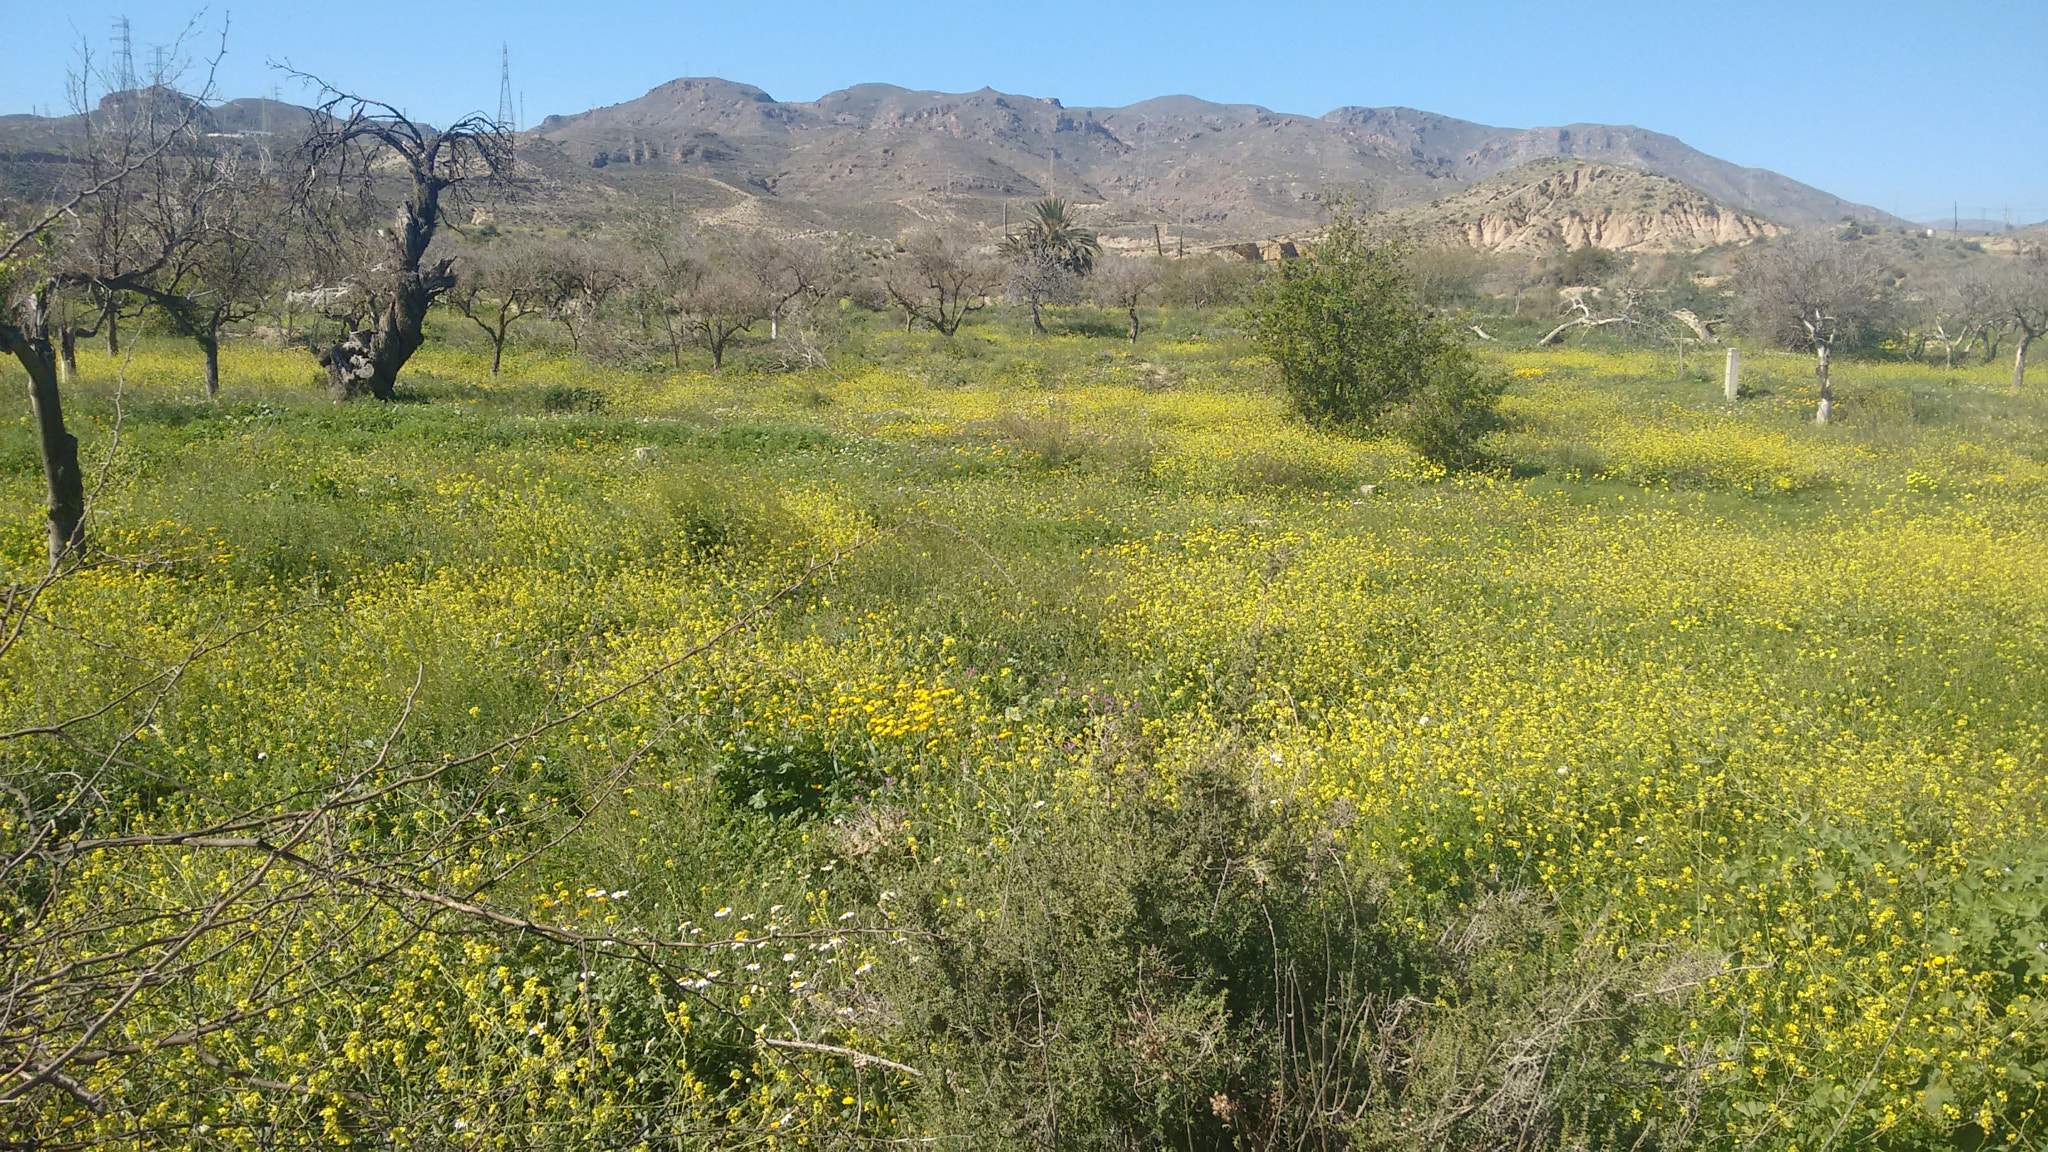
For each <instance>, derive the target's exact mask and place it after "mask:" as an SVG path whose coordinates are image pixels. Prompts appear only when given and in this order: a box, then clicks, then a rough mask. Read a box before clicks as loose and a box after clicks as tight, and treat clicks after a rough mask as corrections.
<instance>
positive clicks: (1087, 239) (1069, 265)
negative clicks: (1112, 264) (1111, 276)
mask: <svg viewBox="0 0 2048 1152" xmlns="http://www.w3.org/2000/svg"><path fill="white" fill-rule="evenodd" d="M1003 251H1004V253H1005V254H1007V255H1011V256H1037V257H1051V258H1052V260H1053V262H1054V263H1057V264H1058V265H1059V266H1060V267H1062V268H1065V269H1066V270H1067V271H1069V272H1072V273H1073V274H1074V275H1076V276H1086V275H1087V274H1088V273H1089V271H1090V270H1092V269H1093V268H1094V267H1095V258H1096V257H1097V256H1099V255H1101V253H1102V243H1101V241H1098V240H1097V239H1096V238H1095V232H1094V230H1093V229H1089V228H1083V227H1081V226H1080V225H1078V224H1076V223H1074V222H1073V221H1072V220H1070V219H1068V218H1067V202H1066V201H1064V200H1061V199H1059V198H1057V197H1052V196H1048V197H1047V198H1045V199H1043V200H1039V201H1036V202H1034V203H1033V204H1032V205H1031V218H1030V219H1027V220H1026V221H1025V222H1024V231H1023V232H1022V233H1021V234H1012V235H1009V236H1005V237H1004V238H1003Z"/></svg>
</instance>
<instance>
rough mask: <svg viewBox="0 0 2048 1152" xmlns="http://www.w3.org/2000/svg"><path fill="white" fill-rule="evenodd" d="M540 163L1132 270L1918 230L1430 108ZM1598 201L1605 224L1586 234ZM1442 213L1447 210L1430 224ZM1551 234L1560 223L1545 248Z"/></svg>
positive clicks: (654, 144) (695, 127) (937, 98)
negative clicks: (1026, 245)
mask: <svg viewBox="0 0 2048 1152" xmlns="http://www.w3.org/2000/svg"><path fill="white" fill-rule="evenodd" d="M119 98H121V97H120V96H119V95H117V96H115V97H109V99H119ZM308 115H309V113H308V112H307V110H305V109H303V108H297V107H294V106H291V105H286V104H279V103H277V102H275V101H263V100H237V101H229V102H227V103H224V104H220V105H216V106H214V107H212V108H210V109H208V111H207V119H206V123H205V124H204V127H205V129H206V130H207V131H209V132H216V133H221V134H224V135H244V136H261V135H263V134H265V133H270V134H274V135H276V136H278V137H279V138H283V137H285V136H287V135H288V134H290V133H291V132H292V131H294V130H296V129H297V128H299V127H302V126H303V124H304V123H305V118H306V117H307V116H308ZM77 128H78V118H77V117H38V116H25V115H13V116H0V192H5V193H8V194H11V195H14V196H17V197H19V196H29V195H33V194H35V192H36V190H37V188H38V186H39V185H45V184H47V183H48V182H49V181H50V180H52V179H53V178H54V177H55V176H56V175H57V174H58V173H59V172H60V171H61V170H62V168H63V166H64V164H65V163H66V162H67V148H66V145H67V141H70V140H73V139H75V138H76V135H77ZM520 160H521V164H522V167H523V168H524V169H525V170H526V171H528V172H529V173H530V174H531V175H532V176H533V177H534V180H533V181H531V182H530V185H529V186H530V188H531V191H530V193H529V194H527V195H525V196H524V197H523V198H522V201H521V203H518V204H513V205H508V206H507V208H506V211H507V213H508V214H509V215H510V216H511V217H513V218H518V217H520V216H525V215H537V216H540V217H552V218H562V217H568V218H575V217H590V216H602V215H606V214H609V213H611V212H614V211H616V210H617V209H618V208H619V207H620V206H622V205H626V204H631V203H634V202H640V201H642V200H643V199H644V198H645V197H647V196H650V195H653V196H658V197H660V198H661V199H662V200H663V201H664V202H667V203H674V204H677V205H681V206H683V207H684V208H685V209H686V210H688V211H690V212H692V213H694V214H696V215H698V216H699V217H701V218H706V219H709V220H714V221H724V222H727V223H732V224H737V225H757V226H764V227H779V228H787V229H830V230H850V231H859V232H865V233H867V234H870V235H893V234H896V233H899V232H901V231H903V230H905V229H906V228H911V227H916V226H920V225H922V224H930V223H940V224H951V225H969V226H975V227H979V228H981V229H984V230H986V229H991V228H994V227H997V226H998V221H999V220H1001V219H1002V218H1004V217H1005V216H1006V215H1007V214H1008V213H1009V212H1010V211H1012V210H1013V206H1016V207H1021V203H1020V202H1021V201H1024V200H1029V199H1034V198H1037V197H1041V196H1048V195H1055V196H1060V197H1063V198H1065V199H1067V200H1069V201H1071V202H1073V203H1074V204H1076V205H1077V208H1078V210H1079V211H1080V213H1081V215H1082V218H1083V219H1084V220H1086V221H1087V222H1088V223H1089V224H1091V225H1093V226H1096V227H1098V228H1100V229H1102V230H1103V232H1104V234H1105V238H1106V239H1108V240H1110V241H1111V242H1112V245H1113V246H1119V247H1133V246H1136V245H1138V244H1141V243H1142V244H1146V245H1152V244H1158V245H1165V244H1168V243H1172V244H1177V245H1186V244H1190V243H1193V244H1204V245H1213V244H1218V243H1224V242H1231V241H1243V240H1248V239H1261V238H1266V237H1272V236H1279V235H1284V234H1288V233H1292V232H1298V231H1301V230H1303V229H1305V228H1310V227H1313V226H1314V225H1315V224H1316V222H1318V221H1319V220H1320V219H1322V218H1323V217H1324V215H1325V214H1326V212H1327V211H1328V204H1327V199H1328V196H1329V194H1330V193H1331V192H1333V191H1334V192H1335V193H1337V194H1340V195H1349V196H1352V197H1354V198H1355V199H1357V200H1358V201H1360V202H1362V203H1366V204H1369V205H1372V206H1374V207H1377V208H1379V209H1383V210H1386V211H1387V212H1389V213H1390V214H1391V215H1392V216H1394V217H1396V218H1402V217H1412V219H1411V220H1410V223H1411V224H1414V225H1417V226H1419V227H1422V228H1423V230H1425V231H1430V232H1432V233H1433V234H1438V235H1441V236H1443V238H1445V239H1446V240H1450V241H1452V242H1465V243H1472V244H1475V245H1477V246H1481V247H1491V248H1498V249H1502V250H1522V249H1532V248H1534V247H1537V246H1555V245H1558V244H1562V245H1563V246H1567V247H1569V246H1575V245H1576V244H1579V243H1602V244H1604V245H1607V246H1619V247H1656V246H1691V247H1701V246H1706V245H1707V244H1711V243H1722V242H1728V241H1729V240H1739V239H1747V238H1753V237H1754V236H1755V235H1760V234H1764V232H1765V231H1767V230H1769V229H1774V228H1780V227H1800V226H1808V225H1814V224H1820V223H1827V222H1833V221H1838V220H1842V219H1844V218H1849V219H1855V220H1859V221H1864V222H1876V223H1883V224H1903V223H1904V221H1899V220H1896V219H1894V218H1892V217H1891V216H1890V215H1888V214H1887V213H1884V212H1882V211H1879V210H1878V209H1876V208H1872V207H1869V206H1867V205H1862V204H1855V203H1852V202H1850V201H1847V200H1844V199H1842V198H1840V197H1837V196H1834V195H1831V194H1829V193H1827V192H1824V191H1822V190H1820V189H1817V188H1813V187H1810V186H1808V185H1805V184H1801V183H1799V182H1798V181H1796V180H1792V179H1790V178H1788V177H1785V176H1782V175H1779V174H1778V173H1775V172H1770V171H1766V170H1764V169H1760V168H1745V167H1741V166H1739V165H1736V164H1733V163H1730V162H1728V161H1725V160H1721V159H1718V158H1716V157H1713V156H1709V155H1707V154H1706V153H1703V152H1700V151H1699V150H1697V149H1695V148H1692V147H1690V146H1689V145H1687V144H1685V143H1684V142H1683V141H1680V140H1678V139H1676V138H1675V137H1672V136H1667V135H1664V134H1662V133H1658V132H1652V131H1648V130H1646V129H1642V128H1637V127H1631V126H1616V125H1604V124H1573V125H1567V126H1564V127H1553V128H1528V129H1516V128H1499V127H1492V126H1489V125H1484V124H1477V123H1473V122H1471V121H1466V120H1459V119H1455V118H1453V117H1449V116H1442V115H1438V114H1435V113H1430V112H1423V111H1418V110H1415V109H1412V108H1365V107H1345V108H1339V109H1336V110H1335V111H1332V112H1329V113H1327V114H1325V115H1322V116H1307V115H1297V114H1292V113H1284V112H1275V111H1273V110H1271V109H1268V108H1263V107H1259V106H1257V105H1250V104H1216V103H1211V102H1209V101H1205V100H1200V99H1197V98H1195V97H1192V96H1164V97H1160V98H1157V99H1153V100H1146V101H1143V102H1141V103H1137V104H1131V105H1127V106H1125V107H1121V108H1069V107H1066V106H1065V105H1063V104H1062V103H1060V101H1058V100H1055V99H1048V98H1043V97H1035V96H1020V95H1013V94H1008V93H1002V92H997V91H995V90H993V89H989V88H983V89H981V90H980V91H976V92H967V93H941V92H917V91H911V90H908V89H904V88H898V87H894V86H891V85H886V84H862V85H857V86H855V87H852V88H847V89H844V90H842V91H838V92H833V93H830V94H828V95H826V96H822V97H820V98H819V99H817V100H812V101H804V102H795V103H791V102H783V101H778V100H775V99H774V98H772V97H771V96H769V95H768V93H766V92H764V91H762V90H761V89H759V88H756V87H753V86H751V85H747V84H740V83H734V82H732V81H727V80H721V79H716V78H683V79H678V80H673V81H670V82H669V83H666V84H663V85H661V86H659V87H657V88H655V89H653V90H651V91H649V92H648V93H646V94H645V95H643V96H641V97H639V98H637V99H634V100H629V101H626V102H624V103H621V104H614V105H610V106H607V107H602V108H595V109H592V110H590V111H587V112H580V113H576V114H573V115H556V116H549V117H547V118H545V119H544V120H542V121H541V122H540V123H539V124H537V125H535V126H533V127H532V128H530V129H529V130H527V131H525V132H522V133H520ZM1532 162H1554V163H1549V164H1537V165H1536V166H1535V167H1529V166H1530V165H1531V164H1532ZM1567 162H1568V163H1567ZM1560 165H1562V166H1561V167H1560ZM1571 173H1577V175H1571ZM1644 174H1647V176H1645V175H1644ZM1502 181H1505V182H1506V183H1505V184H1503V183H1501V182H1502ZM1560 181H1562V182H1561V183H1560ZM1546 182H1547V183H1546ZM1588 195H1590V196H1593V197H1594V201H1597V203H1594V201H1588V202H1586V209H1587V210H1593V209H1604V210H1605V211H1606V212H1607V216H1606V222H1605V223H1603V224H1600V225H1598V226H1593V227H1590V228H1589V227H1588V226H1586V225H1585V224H1584V223H1583V221H1582V222H1581V223H1580V224H1572V223H1570V222H1569V221H1568V220H1567V219H1566V217H1569V216H1570V215H1571V214H1572V213H1574V212H1577V213H1578V215H1579V216H1580V217H1582V218H1583V217H1585V215H1586V212H1585V211H1582V210H1581V209H1580V206H1579V205H1578V200H1579V198H1580V197H1583V196H1588ZM1475 197H1476V199H1475ZM1623 201H1626V202H1627V203H1626V204H1624V203H1623ZM1432 202H1435V203H1439V204H1441V205H1443V206H1445V209H1446V211H1430V212H1423V211H1422V210H1421V209H1420V207H1419V206H1421V205H1424V204H1429V203H1432ZM1539 203H1540V204H1542V205H1547V207H1543V208H1540V209H1537V208H1534V207H1532V206H1535V205H1538V204H1539ZM1517 206H1519V207H1517ZM1624 208H1626V209H1627V211H1622V209H1624ZM1517 211H1520V212H1521V213H1522V216H1523V217H1524V218H1523V219H1521V221H1520V222H1519V223H1515V222H1514V221H1513V217H1514V214H1515V212H1517ZM1532 211H1534V212H1535V213H1536V214H1537V215H1542V214H1543V213H1545V212H1547V213H1549V216H1548V218H1547V221H1548V222H1547V223H1545V224H1544V225H1543V226H1542V227H1539V228H1537V229H1536V230H1535V231H1531V230H1530V227H1529V224H1530V217H1531V212H1532ZM1446 212H1448V213H1449V215H1446ZM1489 212H1490V213H1491V217H1490V219H1492V221H1493V223H1492V224H1486V223H1484V222H1483V220H1484V219H1486V218H1489V217H1488V215H1487V214H1488V213H1489ZM1453 225H1455V226H1457V227H1452V226H1453ZM1445 228H1450V231H1445ZM1460 229H1462V233H1460V231H1459V230H1460ZM1589 237H1592V238H1591V239H1589ZM1600 237H1604V239H1602V238H1600Z"/></svg>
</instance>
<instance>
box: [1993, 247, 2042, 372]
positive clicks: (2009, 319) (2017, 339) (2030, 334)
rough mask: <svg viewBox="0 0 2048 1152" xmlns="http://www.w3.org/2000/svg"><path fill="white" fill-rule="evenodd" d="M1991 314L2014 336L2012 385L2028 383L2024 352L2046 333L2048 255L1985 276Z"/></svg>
mask: <svg viewBox="0 0 2048 1152" xmlns="http://www.w3.org/2000/svg"><path fill="white" fill-rule="evenodd" d="M1987 280H1988V289H1989V297H1990V302H1991V314H1992V316H1993V317H1995V323H1997V324H1998V325H1999V326H2001V327H2004V328H2006V329H2009V330H2010V331H2011V332H2012V337H2013V351H2012V386H2013V387H2014V388H2018V387H2020V386H2022V385H2024V384H2025V383H2026V382H2027V349H2028V348H2030V347H2032V346H2033V343H2034V341H2036V340H2038V339H2040V338H2041V336H2042V335H2044V334H2048V254H2044V253H2043V252H2041V251H2040V250H2039V249H2036V250H2035V251H2033V252H2031V253H2029V254H2027V255H2024V256H2021V257H2019V258H2018V259H2016V260H2014V261H2012V262H2011V263H2009V264H2007V265H2005V266H2004V267H2002V268H2000V269H1998V270H1997V271H1995V272H1993V273H1991V274H1990V275H1989V276H1988V277H1987Z"/></svg>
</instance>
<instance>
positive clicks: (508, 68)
mask: <svg viewBox="0 0 2048 1152" xmlns="http://www.w3.org/2000/svg"><path fill="white" fill-rule="evenodd" d="M498 127H499V128H500V129H502V130H505V131H511V132H517V131H518V130H519V122H518V121H516V120H514V119H513V118H512V48H511V46H510V45H507V44H504V43H502V42H501V43H500V44H499V45H498Z"/></svg>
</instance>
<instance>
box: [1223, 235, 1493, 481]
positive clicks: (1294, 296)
mask: <svg viewBox="0 0 2048 1152" xmlns="http://www.w3.org/2000/svg"><path fill="white" fill-rule="evenodd" d="M1246 316H1247V320H1248V321H1249V324H1250V328H1251V336H1252V342H1253V344H1254V346H1256V347H1257V348H1258V349H1259V351H1261V352H1263V353H1265V354H1266V355H1267V356H1269V357H1271V358H1272V359H1273V361H1274V363H1276V364H1277V365H1278V366H1279V368H1280V378H1281V381H1282V382H1283V384H1284V385H1285V386H1286V389H1287V395H1288V398H1289V400H1290V401H1292V403H1293V405H1294V409H1295V411H1296V412H1298V413H1299V414H1300V415H1301V416H1302V417H1304V418H1305V419H1307V420H1310V421H1311V422H1314V423H1317V424H1322V425H1332V426H1338V427H1349V428H1353V429H1356V430H1360V431H1368V430H1374V429H1378V428H1381V427H1383V426H1385V425H1387V424H1389V423H1391V424H1392V425H1393V427H1394V429H1395V430H1396V431H1398V432H1399V433H1400V434H1401V435H1402V438H1403V439H1405V440H1407V441H1408V443H1409V444H1410V445H1412V446H1413V447H1414V448H1415V449H1416V450H1417V451H1418V452H1421V453H1422V454H1423V455H1424V456H1425V457H1427V458H1428V459H1430V460H1432V461H1434V462H1436V463H1437V464H1440V465H1442V466H1444V467H1446V468H1461V467H1468V466H1470V465H1471V464H1473V463H1476V462H1477V461H1478V460H1479V458H1480V457H1479V453H1478V451H1477V449H1476V446H1475V445H1476V442H1477V440H1478V438H1479V436H1480V435H1481V434H1482V433H1484V432H1485V431H1486V430H1487V429H1488V428H1490V427H1491V426H1492V423H1493V412H1494V404H1495V402H1496V401H1497V400H1498V398H1499V396H1500V394H1501V392H1502V390H1503V389H1504V387H1505V383H1504V382H1503V381H1501V380H1499V379H1497V378H1496V376H1495V374H1493V373H1490V372H1488V371H1487V370H1485V369H1483V368H1482V367H1481V366H1480V364H1479V363H1478V361H1477V360H1476V359H1475V358H1474V357H1473V356H1472V354H1471V353H1470V352H1469V351H1468V350H1467V349H1466V348H1465V347H1464V346H1463V345H1462V344H1461V343H1460V342H1459V340H1458V337H1457V336H1456V335H1455V334H1454V333H1453V332H1452V330H1451V328H1450V326H1449V325H1448V324H1447V323H1445V322H1444V321H1443V320H1441V319H1439V318H1437V317H1435V316H1432V315H1430V314H1428V313H1427V312H1425V311H1424V310H1423V309H1422V308H1421V307H1420V306H1419V305H1418V304H1417V302H1416V300H1415V293H1414V286H1413V282H1412V279H1411V273H1410V272H1409V270H1408V266H1407V263H1406V256H1405V253H1404V252H1403V250H1402V248H1401V246H1400V245H1398V244H1391V243H1380V242H1376V241H1375V240H1374V239H1373V238H1372V237H1371V236H1370V235H1368V234H1367V232H1366V229H1365V225H1364V224H1363V223H1362V222H1361V221H1360V220H1359V219H1358V217H1356V216H1354V215H1352V214H1350V213H1348V212H1346V213H1341V214H1339V215H1338V216H1337V218H1336V219H1335V220H1334V221H1332V222H1331V224H1330V226H1329V228H1328V229H1327V230H1325V231H1324V233H1323V235H1322V237H1321V239H1319V240H1318V241H1317V242H1316V243H1315V245H1314V246H1313V247H1312V248H1311V249H1310V251H1309V253H1308V255H1306V256H1304V257H1302V258H1300V259H1297V260H1291V261H1288V262H1287V263H1285V264H1283V265H1281V267H1280V270H1279V272H1278V274H1277V275H1274V276H1272V277H1269V278H1267V279H1266V280H1264V281H1262V282H1261V283H1259V284H1258V285H1257V286H1256V287H1255V289H1254V290H1253V292H1252V294H1251V299H1250V303H1249V305H1248V306H1247V309H1246Z"/></svg>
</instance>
